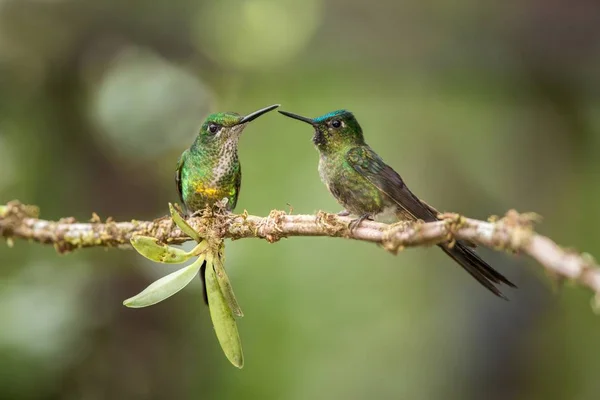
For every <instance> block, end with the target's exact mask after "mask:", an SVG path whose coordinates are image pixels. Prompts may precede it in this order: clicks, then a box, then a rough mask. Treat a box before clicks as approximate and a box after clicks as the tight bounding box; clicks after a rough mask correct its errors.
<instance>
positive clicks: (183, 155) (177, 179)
mask: <svg viewBox="0 0 600 400" xmlns="http://www.w3.org/2000/svg"><path fill="white" fill-rule="evenodd" d="M188 152H189V150H186V151H184V152H183V153H181V156H179V160H177V167H176V169H175V186H176V187H177V194H179V200H181V205H182V207H185V204H184V202H183V193H182V190H181V167H182V166H183V163H184V162H185V159H186V157H187V155H188Z"/></svg>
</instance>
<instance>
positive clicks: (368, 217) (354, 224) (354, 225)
mask: <svg viewBox="0 0 600 400" xmlns="http://www.w3.org/2000/svg"><path fill="white" fill-rule="evenodd" d="M364 220H369V221H373V216H372V215H371V214H369V213H366V214H363V215H361V216H360V217H358V218H356V219H355V220H353V221H352V222H350V224H348V229H350V232H354V230H355V229H356V228H358V226H359V225H360V224H361V223H362V222H363V221H364Z"/></svg>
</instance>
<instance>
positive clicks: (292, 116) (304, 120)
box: [277, 110, 315, 126]
mask: <svg viewBox="0 0 600 400" xmlns="http://www.w3.org/2000/svg"><path fill="white" fill-rule="evenodd" d="M277 112H278V113H279V114H283V115H285V116H286V117H290V118H293V119H297V120H298V121H302V122H306V123H307V124H311V125H313V126H314V125H315V121H313V120H312V119H310V118H307V117H303V116H302V115H298V114H292V113H290V112H287V111H281V110H278V111H277Z"/></svg>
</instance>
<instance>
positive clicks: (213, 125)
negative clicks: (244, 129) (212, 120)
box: [208, 124, 221, 134]
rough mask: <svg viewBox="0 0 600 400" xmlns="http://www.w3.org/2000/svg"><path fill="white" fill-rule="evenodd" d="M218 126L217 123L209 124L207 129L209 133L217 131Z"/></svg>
mask: <svg viewBox="0 0 600 400" xmlns="http://www.w3.org/2000/svg"><path fill="white" fill-rule="evenodd" d="M220 128H221V127H220V126H219V125H217V124H210V125H208V131H209V132H210V133H213V134H214V133H217V132H219V129H220Z"/></svg>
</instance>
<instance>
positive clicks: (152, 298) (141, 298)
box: [123, 256, 204, 308]
mask: <svg viewBox="0 0 600 400" xmlns="http://www.w3.org/2000/svg"><path fill="white" fill-rule="evenodd" d="M203 262H204V256H201V257H198V259H197V260H196V261H194V262H193V263H192V264H190V265H188V266H187V267H183V268H181V269H179V270H177V271H175V272H173V273H171V274H169V275H167V276H165V277H163V278H160V279H159V280H157V281H156V282H154V283H152V284H151V285H150V286H148V287H147V288H146V289H144V290H143V291H142V292H141V293H139V294H138V295H136V296H133V297H131V298H129V299H127V300H125V301H124V302H123V304H124V305H125V306H127V307H130V308H141V307H148V306H151V305H154V304H156V303H159V302H161V301H163V300H165V299H167V298H169V297H171V296H173V295H174V294H175V293H177V292H179V291H180V290H181V289H183V288H184V287H186V286H187V284H188V283H190V282H191V280H192V279H194V276H196V274H197V273H198V271H199V270H200V267H202V263H203Z"/></svg>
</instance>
